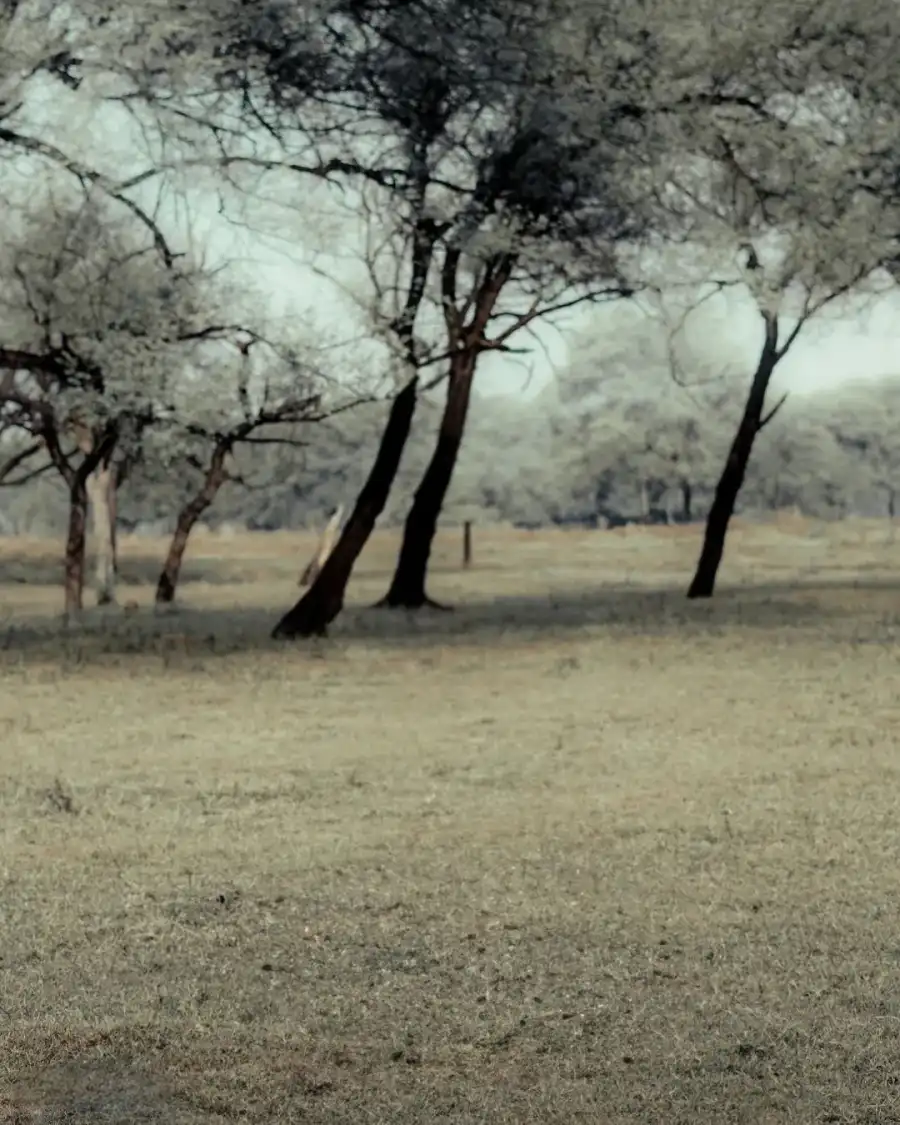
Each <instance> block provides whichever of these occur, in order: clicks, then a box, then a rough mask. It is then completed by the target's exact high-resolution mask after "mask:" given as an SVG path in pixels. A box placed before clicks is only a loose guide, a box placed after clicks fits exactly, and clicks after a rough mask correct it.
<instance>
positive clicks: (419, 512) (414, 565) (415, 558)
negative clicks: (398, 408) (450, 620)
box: [378, 352, 475, 609]
mask: <svg viewBox="0 0 900 1125" xmlns="http://www.w3.org/2000/svg"><path fill="white" fill-rule="evenodd" d="M474 374H475V356H474V354H472V353H471V352H463V353H461V354H460V355H457V356H454V357H453V360H452V361H451V365H450V378H449V382H448V386H447V402H446V404H445V406H444V414H443V417H442V418H441V428H440V430H439V432H438V439H437V445H436V446H435V449H434V453H433V454H432V457H431V461H430V462H429V464H428V468H427V469H426V470H425V475H424V476H423V477H422V480H421V482H420V484H419V487H418V488H417V489H416V495H415V498H414V499H413V503H412V507H411V508H410V510H409V515H408V516H407V517H406V524H405V525H404V528H403V542H402V544H401V546H400V556H399V558H398V559H397V568H396V570H395V571H394V577H393V580H392V582H391V586H390V589H389V590H388V592H387V594H386V595H385V597H384V598H383V599H382V600H381V602H379V603H378V604H379V605H384V606H390V607H391V608H397V607H403V608H405V609H419V608H420V607H422V606H424V605H431V606H436V605H437V603H435V602H433V601H431V599H430V598H429V597H428V595H427V594H426V593H425V578H426V575H427V573H428V559H429V557H430V555H431V545H432V543H433V542H434V535H435V532H436V531H437V522H438V517H439V516H440V514H441V508H442V507H443V505H444V498H445V497H446V495H447V489H448V488H449V487H450V481H451V479H452V477H453V470H454V468H455V467H456V459H457V457H458V456H459V449H460V445H461V444H462V439H463V433H464V431H465V427H466V416H467V414H468V412H469V398H470V395H471V392H472V378H473V376H474Z"/></svg>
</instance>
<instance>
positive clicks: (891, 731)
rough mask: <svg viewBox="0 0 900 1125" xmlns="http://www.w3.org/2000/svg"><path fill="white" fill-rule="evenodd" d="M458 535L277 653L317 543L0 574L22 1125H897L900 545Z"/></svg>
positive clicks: (791, 529) (5, 1040)
mask: <svg viewBox="0 0 900 1125" xmlns="http://www.w3.org/2000/svg"><path fill="white" fill-rule="evenodd" d="M458 538H459V536H458V533H456V532H450V531H447V532H443V533H442V535H441V539H440V542H439V544H438V548H439V549H438V554H437V559H436V566H435V570H434V575H433V579H432V584H431V592H432V593H433V594H434V595H435V596H436V597H438V598H442V599H445V600H448V601H452V602H455V603H456V604H457V606H458V609H457V611H456V612H455V613H453V614H434V613H432V614H428V615H426V616H424V617H421V618H418V619H416V618H413V619H410V618H408V617H407V616H405V615H400V616H393V615H391V614H390V613H389V611H370V610H365V609H364V608H363V607H364V606H365V604H366V603H367V602H372V601H374V600H375V599H376V598H377V597H378V596H379V595H380V594H382V593H383V592H384V589H385V587H386V583H387V579H388V577H389V572H390V564H391V561H392V557H393V553H394V552H395V550H396V539H395V538H394V537H393V536H392V535H390V534H389V533H384V534H383V535H381V536H380V537H378V538H377V539H376V541H375V542H374V543H373V545H372V548H371V550H370V551H369V552H368V554H367V555H366V556H364V558H363V559H362V560H361V564H360V567H359V575H358V578H357V580H356V582H355V585H354V587H353V589H352V591H351V593H352V598H351V602H352V605H351V607H350V609H349V610H348V612H347V613H346V614H345V615H344V617H343V618H342V619H341V621H340V622H339V623H338V625H337V627H336V628H335V629H334V631H333V635H332V637H330V638H329V639H328V640H326V641H317V642H314V643H287V644H285V643H275V642H271V641H269V640H268V631H269V629H270V628H271V625H272V624H273V623H274V621H275V619H276V618H277V614H278V612H279V611H280V610H283V609H285V608H287V606H288V605H289V604H290V602H291V601H292V600H293V599H294V597H295V596H296V594H297V593H298V591H297V588H296V576H297V574H298V573H299V571H300V569H301V568H302V566H303V564H304V563H305V562H306V558H307V555H308V552H309V550H310V549H311V545H312V540H311V538H310V537H303V536H290V535H287V534H278V535H272V536H265V535H258V536H249V535H236V536H232V537H221V536H216V535H212V534H206V535H201V536H198V538H197V540H196V541H195V542H194V544H193V546H192V554H191V556H190V558H189V560H188V563H187V569H186V578H187V579H188V581H187V582H186V584H185V586H184V588H183V591H182V596H183V606H182V608H181V609H180V610H178V611H176V612H174V613H167V614H162V615H154V614H153V612H152V610H151V609H150V608H149V602H150V599H151V594H152V586H151V585H150V580H151V579H152V577H153V572H154V568H155V567H156V566H157V565H158V561H159V559H160V558H161V555H162V550H163V544H161V543H154V542H150V541H146V540H144V541H141V540H126V542H125V544H124V574H125V578H126V585H125V586H124V587H123V590H122V601H123V602H133V603H135V604H131V605H127V606H124V607H123V608H121V609H117V610H111V611H109V612H106V611H99V610H93V611H89V612H88V613H87V614H86V619H85V621H84V623H83V624H80V625H78V626H73V625H69V626H68V627H67V628H64V627H63V625H62V624H61V623H59V622H58V621H57V620H56V619H55V618H54V617H53V616H52V615H53V614H56V613H58V609H59V605H60V602H61V593H60V591H59V589H58V588H57V586H56V585H54V583H55V582H56V581H57V579H58V576H59V564H58V559H57V556H58V545H57V544H52V543H39V542H34V543H25V542H21V541H18V542H16V541H10V542H7V543H5V544H4V545H3V546H2V548H0V579H5V581H4V582H3V583H2V584H0V609H2V612H3V613H4V614H5V620H4V624H3V629H2V632H0V647H2V652H0V1122H8V1123H11V1122H17V1123H19V1125H61V1123H62V1122H67V1123H70V1125H72V1123H77V1125H112V1123H116V1125H119V1123H130V1122H143V1123H166V1125H168V1123H173V1125H200V1123H213V1122H232V1121H237V1120H241V1121H244V1122H260V1123H262V1122H271V1123H276V1122H277V1123H279V1125H283V1123H286V1122H294V1121H298V1122H299V1121H302V1122H308V1123H313V1125H318V1123H322V1125H324V1123H328V1125H332V1123H334V1125H337V1123H347V1125H367V1123H376V1122H378V1123H392V1125H403V1123H413V1122H415V1123H421V1122H428V1123H430V1122H456V1123H460V1125H462V1123H472V1122H491V1123H492V1125H494V1123H497V1125H502V1123H510V1125H512V1123H514V1125H531V1123H534V1125H538V1123H541V1125H551V1123H554V1122H559V1123H560V1125H562V1123H566V1125H569V1123H572V1122H586V1123H591V1125H607V1123H625V1122H635V1121H640V1122H648V1123H655V1122H660V1123H666V1125H675V1123H684V1125H713V1123H715V1125H722V1123H738V1122H740V1123H746V1125H771V1123H776V1122H778V1123H781V1122H784V1123H787V1122H790V1123H791V1125H807V1123H810V1125H811V1123H813V1122H816V1123H819V1122H846V1123H850V1122H856V1123H863V1122H865V1123H867V1125H885V1123H888V1122H900V877H898V873H897V867H898V861H900V784H898V783H900V776H898V775H900V754H898V749H900V698H898V693H897V674H898V653H900V650H898V644H897V642H898V636H900V629H898V622H900V596H898V594H900V590H898V585H900V584H898V580H897V579H898V574H900V544H898V545H895V544H894V543H893V542H891V540H890V537H889V532H888V529H887V528H886V527H885V526H883V525H880V526H879V525H876V524H874V523H873V524H863V523H858V524H842V525H818V526H813V525H810V524H805V523H802V521H796V520H795V521H790V520H789V521H784V522H782V523H781V524H778V525H775V526H767V527H757V528H754V527H750V526H747V527H741V528H738V529H737V531H736V533H735V535H734V536H733V538H732V540H731V542H730V543H729V548H728V558H727V563H726V567H725V570H724V572H723V575H722V578H723V586H722V589H721V591H720V593H719V594H717V596H716V598H715V599H714V600H713V601H712V602H711V603H707V604H696V603H688V602H686V601H685V599H684V597H683V590H684V588H685V585H686V581H687V579H688V578H689V576H690V569H691V564H692V562H693V560H694V558H695V557H696V553H697V549H698V546H699V534H698V532H696V531H695V530H693V529H687V530H685V529H678V530H675V529H672V530H667V529H654V530H644V531H632V530H624V531H615V532H593V533H575V532H572V533H561V532H560V533H553V534H550V533H548V534H532V533H514V532H503V531H499V530H498V531H494V532H488V531H487V530H484V531H482V530H481V529H478V528H476V534H475V566H474V568H473V569H472V570H471V571H469V572H466V573H464V572H462V571H461V570H460V569H459V566H458V561H457V560H458V552H459V542H458Z"/></svg>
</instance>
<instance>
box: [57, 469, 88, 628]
mask: <svg viewBox="0 0 900 1125" xmlns="http://www.w3.org/2000/svg"><path fill="white" fill-rule="evenodd" d="M87 512H88V494H87V483H86V482H85V478H84V475H83V474H82V473H80V472H76V473H75V475H74V476H73V478H72V482H71V484H70V486H69V528H68V532H67V534H66V555H65V572H64V579H63V589H64V593H65V614H66V617H71V616H72V615H73V614H76V613H80V612H81V610H82V609H83V607H84V548H85V542H86V538H87Z"/></svg>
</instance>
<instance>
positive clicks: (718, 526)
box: [687, 316, 783, 598]
mask: <svg viewBox="0 0 900 1125" xmlns="http://www.w3.org/2000/svg"><path fill="white" fill-rule="evenodd" d="M765 324H766V337H765V342H764V343H763V349H762V352H761V353H760V357H759V363H758V364H757V367H756V372H755V373H754V375H753V381H752V383H751V384H750V391H749V393H748V395H747V401H746V402H745V404H744V413H743V415H742V417H741V421H740V423H739V425H738V428H737V432H736V433H735V435H734V440H733V441H732V443H731V448H730V449H729V451H728V457H727V459H726V461H725V467H724V469H723V470H722V475H721V476H720V477H719V483H718V484H717V485H716V493H715V496H714V498H713V502H712V506H711V508H710V510H709V515H708V516H707V520H706V531H705V533H704V536H703V548H702V550H701V551H700V558H699V560H698V562H697V569H696V571H695V572H694V578H693V581H692V582H691V585H690V587H689V588H688V594H687V596H688V597H689V598H710V597H712V594H713V590H714V589H715V585H716V576H717V575H718V572H719V565H720V564H721V562H722V555H723V554H724V552H725V537H726V535H727V534H728V524H729V522H730V521H731V517H732V515H733V514H734V507H735V504H736V502H737V498H738V493H739V492H740V491H741V486H742V485H743V483H744V477H745V476H746V473H747V463H748V462H749V460H750V454H751V453H752V451H753V442H754V441H755V440H756V435H757V434H758V433H759V431H760V430H761V429H762V428H763V426H765V425H766V423H767V422H768V421H770V419H771V418H772V416H773V414H774V411H773V412H771V413H770V414H769V415H768V416H767V417H765V418H764V417H763V410H764V407H765V401H766V391H767V390H768V388H769V382H770V380H771V378H772V372H773V371H774V370H775V366H776V364H777V363H778V360H779V359H780V358H781V356H780V355H779V352H778V321H777V319H776V318H775V317H774V316H769V317H767V318H766V321H765ZM782 354H783V353H782ZM775 409H776V410H777V409H778V408H777V407H776V408H775Z"/></svg>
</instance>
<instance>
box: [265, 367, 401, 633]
mask: <svg viewBox="0 0 900 1125" xmlns="http://www.w3.org/2000/svg"><path fill="white" fill-rule="evenodd" d="M418 387H419V378H418V375H415V376H414V377H413V378H412V379H410V381H409V382H408V383H407V384H406V386H405V387H404V388H403V390H402V391H401V392H400V393H399V394H398V395H397V397H396V398H395V399H394V402H393V405H392V406H391V411H390V414H389V415H388V421H387V425H386V426H385V429H384V433H383V434H382V437H381V444H380V445H379V447H378V453H377V455H376V457H375V463H374V464H373V466H372V470H371V472H370V473H369V477H368V479H367V481H366V483H365V484H364V485H363V488H362V491H361V492H360V494H359V497H358V498H357V501H356V504H355V506H354V508H353V511H352V513H351V515H350V518H349V519H348V520H347V523H346V524H345V525H344V530H343V531H342V532H341V536H340V538H339V539H338V541H337V543H336V544H335V547H334V550H333V551H332V552H331V554H330V555H329V556H328V559H327V561H326V562H325V565H324V566H323V567H322V569H321V570H320V571H319V573H318V574H317V575H316V578H315V580H314V581H313V583H312V585H311V586H310V587H309V589H308V590H307V591H306V593H305V594H304V595H303V597H302V598H301V599H300V600H299V601H298V602H297V604H296V605H295V606H293V608H291V609H289V610H288V612H287V613H286V614H285V615H284V617H282V618H281V620H280V621H279V622H278V624H277V625H276V626H275V628H274V629H273V630H272V636H273V637H284V638H287V637H311V636H325V634H326V633H327V631H328V626H329V625H330V624H331V622H332V621H334V619H335V618H336V617H337V615H338V614H339V613H340V612H341V610H342V609H343V606H344V594H345V591H346V589H347V583H348V581H349V580H350V575H351V573H352V571H353V566H354V564H355V562H356V560H357V559H358V558H359V556H360V554H361V552H362V549H363V547H365V545H366V542H367V540H368V538H369V536H370V535H371V534H372V530H373V528H374V527H375V522H376V520H377V519H378V517H379V516H380V515H381V513H382V511H384V506H385V504H386V503H387V499H388V496H389V495H390V491H391V485H392V484H393V483H394V478H395V477H396V475H397V469H398V468H399V467H400V458H401V456H402V455H403V449H404V447H405V445H406V441H407V439H408V437H409V431H410V427H411V426H412V420H413V415H414V414H415V410H416V396H417V393H418Z"/></svg>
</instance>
